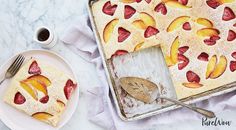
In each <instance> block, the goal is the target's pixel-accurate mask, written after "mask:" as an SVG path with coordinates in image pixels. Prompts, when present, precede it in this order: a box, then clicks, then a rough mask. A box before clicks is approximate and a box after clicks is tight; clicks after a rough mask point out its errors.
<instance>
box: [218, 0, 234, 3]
mask: <svg viewBox="0 0 236 130" xmlns="http://www.w3.org/2000/svg"><path fill="white" fill-rule="evenodd" d="M234 1H235V0H219V2H220V3H222V4H224V3H232V2H234Z"/></svg>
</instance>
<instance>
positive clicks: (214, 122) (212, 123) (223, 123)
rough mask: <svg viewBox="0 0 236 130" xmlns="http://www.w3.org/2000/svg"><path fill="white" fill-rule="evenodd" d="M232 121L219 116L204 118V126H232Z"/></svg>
mask: <svg viewBox="0 0 236 130" xmlns="http://www.w3.org/2000/svg"><path fill="white" fill-rule="evenodd" d="M231 123H232V121H229V120H224V119H219V118H217V117H216V118H212V119H209V118H205V117H203V118H202V126H230V125H231Z"/></svg>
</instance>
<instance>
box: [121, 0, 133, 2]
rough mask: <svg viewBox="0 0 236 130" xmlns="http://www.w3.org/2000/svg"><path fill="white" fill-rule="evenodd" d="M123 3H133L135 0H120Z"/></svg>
mask: <svg viewBox="0 0 236 130" xmlns="http://www.w3.org/2000/svg"><path fill="white" fill-rule="evenodd" d="M120 1H121V2H123V3H134V2H136V0H120Z"/></svg>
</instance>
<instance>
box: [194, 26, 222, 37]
mask: <svg viewBox="0 0 236 130" xmlns="http://www.w3.org/2000/svg"><path fill="white" fill-rule="evenodd" d="M219 34H220V32H219V30H217V29H215V28H202V29H200V30H198V31H197V35H198V36H200V37H211V36H217V35H219Z"/></svg>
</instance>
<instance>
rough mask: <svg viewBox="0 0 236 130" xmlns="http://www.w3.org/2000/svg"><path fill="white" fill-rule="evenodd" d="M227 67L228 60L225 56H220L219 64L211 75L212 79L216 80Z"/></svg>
mask: <svg viewBox="0 0 236 130" xmlns="http://www.w3.org/2000/svg"><path fill="white" fill-rule="evenodd" d="M226 67H227V59H226V57H225V56H223V55H222V56H220V60H219V63H218V64H217V65H216V66H215V69H214V71H213V72H212V73H211V75H210V78H211V79H215V78H218V77H219V76H221V75H222V74H223V73H224V72H225V69H226Z"/></svg>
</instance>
